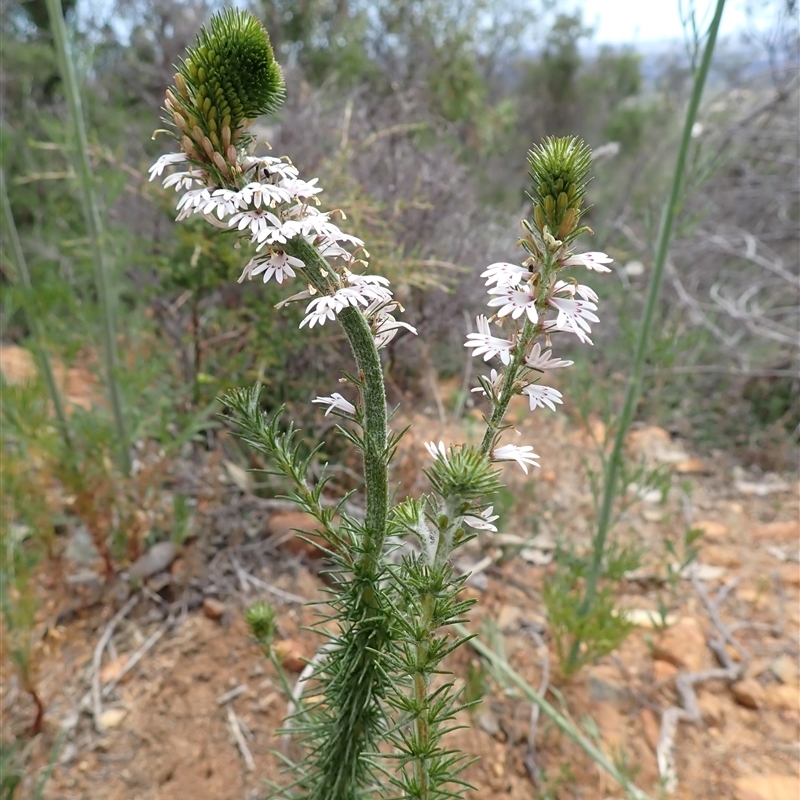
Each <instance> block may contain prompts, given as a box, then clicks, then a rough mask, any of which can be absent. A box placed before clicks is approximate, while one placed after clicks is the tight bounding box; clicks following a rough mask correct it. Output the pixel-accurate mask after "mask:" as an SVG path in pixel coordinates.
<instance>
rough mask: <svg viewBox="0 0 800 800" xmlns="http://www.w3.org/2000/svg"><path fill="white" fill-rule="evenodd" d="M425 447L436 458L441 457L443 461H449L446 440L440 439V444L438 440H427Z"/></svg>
mask: <svg viewBox="0 0 800 800" xmlns="http://www.w3.org/2000/svg"><path fill="white" fill-rule="evenodd" d="M425 449H426V450H427V451H428V452H429V453H430V454H431V455H432V456H433V457H434V458H441V459H442V460H443V461H447V448H446V447H445V446H444V442H442V441H440V442H439V444H438V445H437V444H436V442H425Z"/></svg>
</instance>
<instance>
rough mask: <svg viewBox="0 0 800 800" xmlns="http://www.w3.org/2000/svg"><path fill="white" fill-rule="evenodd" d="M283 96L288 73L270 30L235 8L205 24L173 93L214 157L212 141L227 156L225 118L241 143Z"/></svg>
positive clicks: (179, 108)
mask: <svg viewBox="0 0 800 800" xmlns="http://www.w3.org/2000/svg"><path fill="white" fill-rule="evenodd" d="M283 98H284V82H283V74H282V73H281V68H280V67H279V66H278V63H277V62H276V61H275V56H274V54H273V52H272V45H271V44H270V41H269V35H268V34H267V32H266V30H264V27H263V26H262V25H261V23H260V22H259V21H258V20H257V19H256V18H255V17H254V16H253V15H252V14H250V13H249V12H247V11H239V10H234V9H226V10H225V11H222V12H220V13H219V14H215V15H214V16H213V17H212V18H211V22H210V23H209V25H208V26H207V27H206V26H204V27H203V28H201V30H200V33H199V34H198V35H197V41H196V42H195V45H194V47H190V48H189V49H188V52H187V55H186V58H185V59H183V60H182V61H181V63H180V66H179V67H178V74H177V75H176V76H175V88H174V89H172V90H171V91H170V94H169V102H170V104H171V106H172V108H171V109H170V111H171V113H174V112H175V111H180V112H181V114H182V116H183V117H184V118H186V119H189V120H193V121H196V125H197V126H198V127H199V133H200V135H199V136H198V134H197V132H194V133H193V138H194V140H195V142H197V144H199V145H201V146H202V147H203V148H204V149H206V154H207V155H208V159H209V162H213V157H212V155H211V153H208V151H207V146H206V142H210V143H213V144H214V150H215V151H216V152H220V155H222V156H224V155H225V150H226V146H224V145H222V144H221V143H220V139H219V130H220V120H223V125H226V126H227V127H228V128H230V131H231V141H233V142H236V141H237V139H238V138H239V137H240V136H241V135H242V134H243V132H244V130H245V129H246V128H247V126H248V124H249V123H250V122H251V121H252V120H254V119H255V118H256V117H258V116H260V115H262V114H270V113H272V112H274V111H275V110H276V109H277V108H278V107H279V106H280V104H281V103H282V102H283ZM197 149H199V148H197Z"/></svg>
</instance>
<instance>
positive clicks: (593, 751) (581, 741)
mask: <svg viewBox="0 0 800 800" xmlns="http://www.w3.org/2000/svg"><path fill="white" fill-rule="evenodd" d="M453 629H454V630H455V632H456V633H457V634H458V635H459V636H465V637H467V636H470V632H469V631H468V630H467V629H466V628H465V627H464V626H463V625H461V624H460V623H456V624H455V625H453ZM469 645H470V647H472V648H473V649H474V650H475V651H476V652H478V653H479V654H480V655H481V656H483V657H484V658H485V659H486V660H487V661H488V662H489V663H490V664H491V665H492V666H493V667H494V668H495V669H497V670H498V671H499V672H500V673H502V675H503V676H504V677H505V678H506V679H507V680H508V682H509V683H512V684H514V686H516V687H517V688H518V689H519V690H520V691H521V692H522V694H524V695H525V697H526V699H528V700H530V701H531V702H532V703H534V704H535V705H537V706H539V708H540V709H541V710H542V711H544V713H545V714H547V716H548V717H550V719H552V720H553V722H554V723H555V724H556V725H557V726H558V727H559V728H560V729H561V730H562V731H563V732H564V733H565V734H566V735H567V736H568V737H569V738H570V739H572V741H573V742H575V744H577V745H578V746H579V747H581V748H582V749H583V750H584V751H585V752H586V754H587V755H588V756H589V757H590V758H591V759H592V760H593V761H594V762H595V763H596V764H597V765H598V766H600V767H602V769H604V770H605V771H606V772H607V773H608V774H609V775H610V776H611V777H612V778H613V779H614V780H615V781H616V782H617V783H618V784H619V785H620V786H621V787H622V788H623V789H624V790H625V791H626V792H627V793H628V794H629V795H630V796H631V797H632V798H634V800H651V798H650V796H649V795H647V794H645V793H644V792H643V791H642V790H641V789H639V787H638V786H635V785H634V784H633V783H631V781H630V779H628V778H627V777H626V776H625V775H623V774H622V773H621V772H620V771H619V770H618V769H617V767H616V766H615V765H614V763H613V761H611V759H609V758H608V757H607V756H606V755H605V753H603V752H602V750H600V749H599V748H597V747H595V745H593V744H592V742H590V741H589V739H587V738H586V737H585V736H584V735H583V734H582V733H581V732H580V731H579V730H578V728H577V727H576V726H575V724H574V723H573V722H572V721H571V720H569V719H567V717H565V716H564V715H563V714H561V713H559V712H558V711H557V710H556V709H555V708H554V707H553V706H551V705H550V703H548V702H547V700H545V699H544V697H542V696H541V695H540V694H539V693H538V692H537V691H536V690H535V689H534V688H533V687H532V686H530V685H529V684H528V683H527V682H526V681H525V679H524V678H523V677H522V676H521V675H519V674H518V673H517V672H515V671H514V670H513V668H512V667H511V665H510V664H509V663H508V661H506V660H505V658H503V657H502V656H500V655H498V654H497V653H495V652H494V650H492V648H491V647H489V646H488V645H486V644H484V643H483V642H482V641H481V640H480V639H478V638H477V637H474V638H472V639H470V640H469Z"/></svg>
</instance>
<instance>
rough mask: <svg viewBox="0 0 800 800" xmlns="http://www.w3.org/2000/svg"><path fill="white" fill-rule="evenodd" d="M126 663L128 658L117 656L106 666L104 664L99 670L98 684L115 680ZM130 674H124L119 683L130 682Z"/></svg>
mask: <svg viewBox="0 0 800 800" xmlns="http://www.w3.org/2000/svg"><path fill="white" fill-rule="evenodd" d="M127 663H128V656H117V658H115V659H114V660H113V661H109V662H108V663H107V664H104V665H103V667H102V669H101V670H100V683H101V684H106V683H109V682H110V681H113V680H115V679H116V678H117V676H118V675H119V674H120V673H121V672H122V670H123V668H124V667H125V665H126V664H127ZM132 674H133V673H132V672H128V673H126V674H125V677H124V678H123V679H122V681H121V683H124V682H125V681H126V680H130V678H131V675H132Z"/></svg>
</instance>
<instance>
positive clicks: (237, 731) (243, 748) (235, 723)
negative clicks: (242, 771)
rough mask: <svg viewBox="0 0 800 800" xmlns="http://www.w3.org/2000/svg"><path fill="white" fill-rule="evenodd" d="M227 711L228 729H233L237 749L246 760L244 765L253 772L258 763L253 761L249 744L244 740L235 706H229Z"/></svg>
mask: <svg viewBox="0 0 800 800" xmlns="http://www.w3.org/2000/svg"><path fill="white" fill-rule="evenodd" d="M227 711H228V727H229V728H230V729H231V733H232V734H233V738H234V740H235V741H236V745H237V747H238V748H239V752H240V753H241V754H242V758H243V759H244V763H245V766H246V767H247V770H248V772H252V771H253V770H254V769H255V768H256V762H255V761H253V754H252V753H251V752H250V749H249V748H248V747H247V742H246V741H245V740H244V734H243V733H242V728H241V726H240V724H239V718H238V717H237V716H236V712H235V711H234V710H233V706H228V707H227Z"/></svg>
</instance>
